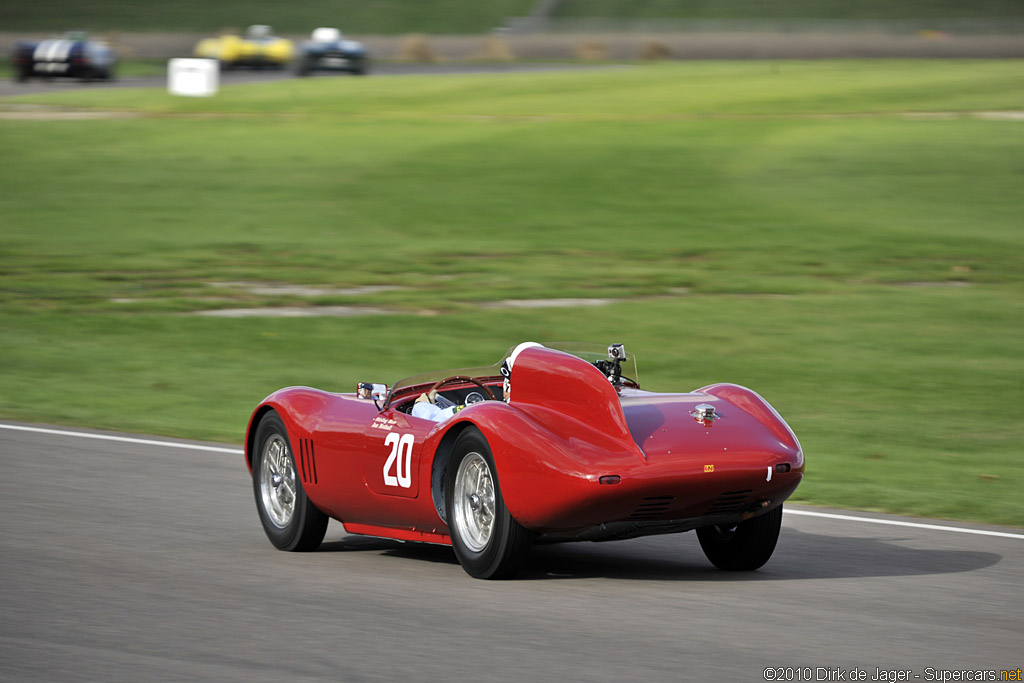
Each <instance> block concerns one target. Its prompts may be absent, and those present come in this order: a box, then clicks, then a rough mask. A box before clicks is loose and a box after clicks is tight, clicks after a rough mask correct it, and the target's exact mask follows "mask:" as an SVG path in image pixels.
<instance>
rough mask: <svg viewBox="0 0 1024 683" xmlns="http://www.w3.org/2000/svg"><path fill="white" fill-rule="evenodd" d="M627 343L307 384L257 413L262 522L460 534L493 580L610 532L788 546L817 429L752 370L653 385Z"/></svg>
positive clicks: (474, 565)
mask: <svg viewBox="0 0 1024 683" xmlns="http://www.w3.org/2000/svg"><path fill="white" fill-rule="evenodd" d="M627 374H632V376H633V377H636V364H635V360H634V359H633V358H632V356H630V355H629V354H627V353H626V352H625V349H624V348H623V346H622V345H621V344H613V345H611V346H609V347H607V348H604V347H602V346H597V345H585V344H560V345H548V346H541V345H540V344H535V343H532V342H528V343H525V344H520V345H519V346H517V347H516V348H515V349H513V350H512V351H510V353H509V354H507V356H506V357H505V359H504V360H503V361H502V362H499V363H498V364H496V365H493V366H489V367H484V368H472V369H463V370H450V371H445V372H438V373H432V374H429V375H420V376H416V377H410V378H407V379H404V380H402V381H400V382H398V383H396V384H395V385H394V386H393V387H391V388H390V390H388V389H387V388H386V387H385V386H384V385H379V384H360V385H359V386H358V388H357V391H356V393H352V394H335V393H330V392H326V391H320V390H318V389H310V388H308V387H290V388H287V389H282V390H280V391H277V392H275V393H273V394H271V395H270V396H268V397H267V398H266V399H265V400H264V401H263V402H262V403H260V405H259V406H258V407H257V408H256V410H255V411H254V412H253V414H252V418H251V419H250V421H249V427H248V431H247V435H246V445H245V457H246V463H247V465H248V467H249V471H250V473H251V475H252V482H253V490H254V493H255V497H256V508H257V510H258V512H259V517H260V521H261V522H262V524H263V528H264V530H265V531H266V533H267V536H268V537H269V538H270V541H271V543H273V544H274V545H275V546H276V547H277V548H280V549H281V550H300V551H301V550H313V549H315V548H317V547H318V546H319V545H320V543H321V541H322V540H323V538H324V534H325V533H326V529H327V522H328V519H329V518H330V517H333V518H335V519H337V520H339V521H341V523H342V524H343V525H344V527H345V530H346V531H347V532H348V533H352V534H365V535H370V536H379V537H384V538H393V539H399V540H403V541H422V542H427V543H439V544H444V545H451V546H452V547H453V548H454V550H455V555H456V557H457V558H458V560H459V562H460V563H461V564H462V566H463V568H464V569H465V570H466V571H467V572H468V573H469V574H470V575H472V576H475V577H477V578H483V579H493V578H505V577H509V576H512V575H514V574H515V573H516V572H517V571H518V570H519V568H520V567H521V566H522V564H523V561H524V560H525V558H526V556H527V554H528V553H529V550H530V546H531V544H532V542H533V540H534V539H535V538H537V537H539V536H544V537H548V538H553V539H561V540H579V541H609V540H617V539H625V538H634V537H637V536H644V535H650V534H667V533H677V532H682V531H689V530H691V529H696V531H697V537H698V539H699V540H700V544H701V547H702V548H703V550H704V553H705V554H706V555H707V557H708V559H709V560H710V561H711V562H712V563H713V564H714V565H715V566H717V567H719V568H721V569H726V570H752V569H757V568H758V567H760V566H761V565H763V564H764V563H765V562H767V561H768V559H769V558H770V557H771V554H772V552H773V551H774V549H775V544H776V541H777V540H778V536H779V528H780V525H781V523H782V503H783V501H785V500H786V499H787V498H788V497H789V496H790V495H792V493H793V491H794V490H795V489H796V487H797V485H798V484H799V483H800V480H801V479H802V478H803V471H804V457H803V451H802V450H801V448H800V442H799V441H798V440H797V438H796V435H795V434H794V433H793V431H792V430H791V429H790V428H789V426H788V425H787V424H786V422H785V421H784V420H783V419H782V417H780V416H779V414H778V413H777V412H776V411H775V410H774V409H773V408H772V407H771V406H770V405H769V404H768V403H767V402H766V401H765V400H764V399H763V398H761V397H760V396H759V395H758V394H756V393H755V392H753V391H751V390H750V389H746V388H744V387H741V386H738V385H735V384H714V385H711V386H707V387H703V388H701V389H698V390H697V391H694V392H690V393H669V394H666V393H653V392H649V391H644V390H642V389H640V386H639V385H638V384H637V382H636V381H635V380H634V379H631V378H630V377H628V376H627Z"/></svg>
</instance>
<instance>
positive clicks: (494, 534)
mask: <svg viewBox="0 0 1024 683" xmlns="http://www.w3.org/2000/svg"><path fill="white" fill-rule="evenodd" d="M453 454H454V457H453V458H452V461H451V464H450V466H449V468H448V474H447V480H446V486H445V499H446V501H445V502H446V509H447V513H448V529H449V531H450V532H451V539H452V547H453V548H454V549H455V556H456V557H457V558H458V560H459V563H460V564H461V565H462V567H463V569H465V570H466V572H467V573H469V574H470V575H471V576H474V577H476V578H478V579H505V578H509V577H511V576H514V575H515V574H516V573H517V572H518V571H519V570H520V568H521V567H522V565H523V563H524V561H525V560H526V557H527V556H528V555H529V552H530V546H531V545H532V543H533V534H532V533H531V532H530V531H529V530H528V529H525V528H524V527H522V526H521V525H520V524H519V523H518V522H516V520H515V519H513V518H512V515H511V514H509V511H508V508H506V507H505V501H504V499H503V498H502V496H501V485H500V484H499V483H498V472H497V469H496V468H495V467H494V458H493V457H492V456H491V449H490V448H489V447H488V445H487V440H486V439H484V436H483V434H481V433H480V432H479V430H477V429H474V428H469V429H467V430H466V431H464V432H462V434H460V435H459V437H458V439H456V441H455V445H454V449H453Z"/></svg>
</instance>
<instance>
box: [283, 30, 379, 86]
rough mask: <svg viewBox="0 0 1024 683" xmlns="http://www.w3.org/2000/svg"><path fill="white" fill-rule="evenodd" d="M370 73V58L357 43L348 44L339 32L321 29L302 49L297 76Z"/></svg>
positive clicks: (354, 41) (364, 48)
mask: <svg viewBox="0 0 1024 683" xmlns="http://www.w3.org/2000/svg"><path fill="white" fill-rule="evenodd" d="M369 69H370V55H369V54H368V53H367V51H366V47H365V46H364V45H363V44H362V43H360V42H359V41H357V40H347V39H345V38H344V37H343V36H342V35H341V31H339V30H338V29H336V28H318V29H316V30H315V31H313V35H312V38H311V39H310V40H308V41H306V42H305V43H303V44H302V46H301V47H300V48H299V56H298V64H297V66H296V72H297V73H298V75H300V76H308V75H309V74H310V73H312V72H313V71H348V72H349V73H352V74H355V75H357V76H362V75H364V74H366V72H367V71H369Z"/></svg>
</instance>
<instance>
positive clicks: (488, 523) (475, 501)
mask: <svg viewBox="0 0 1024 683" xmlns="http://www.w3.org/2000/svg"><path fill="white" fill-rule="evenodd" d="M452 502H453V503H454V505H453V507H454V508H455V509H454V510H453V512H454V517H455V519H454V522H455V524H456V525H457V526H458V529H459V536H460V537H461V539H462V542H463V543H465V545H466V547H467V548H468V549H469V550H471V551H473V552H476V553H478V552H481V551H482V550H484V549H485V548H486V547H487V543H488V542H489V541H490V540H491V532H492V531H493V530H494V507H495V505H494V479H493V477H492V476H491V468H490V466H488V464H487V461H486V460H484V457H483V456H482V455H480V454H479V453H476V452H473V453H467V454H466V456H465V457H464V458H463V459H462V462H461V463H460V464H459V470H458V472H457V473H456V474H455V488H454V491H453V500H452Z"/></svg>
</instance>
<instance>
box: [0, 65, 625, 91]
mask: <svg viewBox="0 0 1024 683" xmlns="http://www.w3.org/2000/svg"><path fill="white" fill-rule="evenodd" d="M607 68H613V67H608V66H586V65H574V64H514V63H513V64H458V63H456V64H377V65H375V66H374V68H373V71H372V72H371V74H370V76H369V78H374V77H379V76H427V75H443V74H472V73H511V72H532V71H564V70H565V69H576V70H578V69H607ZM288 78H296V76H295V73H294V72H293V71H292V70H291V69H284V70H279V71H278V70H272V69H271V70H261V69H239V70H236V71H228V72H225V73H222V74H221V75H220V85H221V87H223V86H227V85H237V84H241V83H262V82H266V81H281V80H285V79H288ZM309 78H362V76H350V75H348V74H336V73H331V72H316V73H313V74H312V75H310V76H309ZM166 87H167V75H166V74H161V75H159V76H134V77H124V78H119V79H118V80H116V81H112V82H109V83H108V82H106V81H96V82H93V83H86V82H82V81H79V80H77V79H71V78H67V79H60V78H55V79H53V80H49V81H45V80H41V79H38V78H33V79H31V80H30V81H28V82H27V83H16V82H14V81H13V80H11V79H2V80H0V97H11V96H13V95H31V94H38V93H50V92H67V91H69V90H78V89H82V88H87V89H95V88H166Z"/></svg>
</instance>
